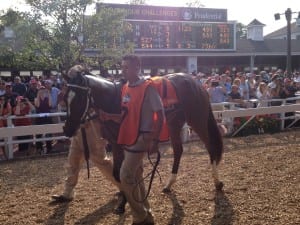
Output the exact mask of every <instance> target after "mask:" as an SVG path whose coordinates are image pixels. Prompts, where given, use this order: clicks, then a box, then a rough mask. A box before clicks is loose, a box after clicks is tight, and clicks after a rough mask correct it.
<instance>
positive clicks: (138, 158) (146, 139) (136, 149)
mask: <svg viewBox="0 0 300 225" xmlns="http://www.w3.org/2000/svg"><path fill="white" fill-rule="evenodd" d="M151 137H152V135H150V134H140V136H139V138H138V140H137V142H136V144H134V145H132V146H128V147H126V148H127V149H128V150H129V151H127V150H125V152H124V161H123V163H122V166H121V172H120V178H121V185H122V191H123V192H124V193H125V196H126V199H127V201H128V203H129V205H130V208H131V212H132V217H133V222H135V223H138V222H141V221H143V220H144V219H145V218H146V217H147V215H148V212H149V211H150V205H149V202H148V200H147V199H145V196H146V191H145V184H144V181H143V158H144V157H145V154H147V152H146V151H147V148H148V146H149V143H150V141H151Z"/></svg>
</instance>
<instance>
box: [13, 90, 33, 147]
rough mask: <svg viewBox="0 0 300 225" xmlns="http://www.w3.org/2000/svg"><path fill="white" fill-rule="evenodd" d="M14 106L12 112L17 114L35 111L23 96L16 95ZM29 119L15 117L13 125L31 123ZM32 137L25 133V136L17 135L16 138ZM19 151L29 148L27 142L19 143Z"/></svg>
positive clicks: (21, 114) (27, 124)
mask: <svg viewBox="0 0 300 225" xmlns="http://www.w3.org/2000/svg"><path fill="white" fill-rule="evenodd" d="M16 103H17V104H16V107H14V109H13V112H14V114H15V115H16V116H17V117H18V116H25V115H29V114H32V113H35V107H34V105H33V104H32V103H31V102H30V101H29V100H28V99H27V98H24V97H23V96H18V97H17V99H16ZM31 124H32V122H31V119H30V118H26V117H23V118H16V119H15V120H14V125H15V126H29V125H31ZM30 138H32V135H25V136H18V137H17V139H18V140H26V139H30ZM18 146H19V151H20V152H22V151H28V148H29V143H28V142H27V143H19V144H18Z"/></svg>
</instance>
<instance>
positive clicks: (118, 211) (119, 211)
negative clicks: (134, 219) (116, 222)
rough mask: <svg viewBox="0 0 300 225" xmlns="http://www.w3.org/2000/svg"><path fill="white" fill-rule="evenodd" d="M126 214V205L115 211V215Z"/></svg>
mask: <svg viewBox="0 0 300 225" xmlns="http://www.w3.org/2000/svg"><path fill="white" fill-rule="evenodd" d="M124 213H125V205H124V206H118V207H117V208H115V209H114V214H116V215H123V214H124Z"/></svg>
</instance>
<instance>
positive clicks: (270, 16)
mask: <svg viewBox="0 0 300 225" xmlns="http://www.w3.org/2000/svg"><path fill="white" fill-rule="evenodd" d="M188 1H189V0H163V1H162V0H146V3H147V4H148V5H157V6H159V5H161V6H179V7H184V6H186V2H188ZM24 2H25V1H24V0H0V10H2V9H7V8H9V7H12V8H16V7H17V8H18V9H20V10H22V9H24V8H26V6H25V5H24ZM102 2H107V3H127V2H128V0H103V1H102ZM200 2H201V3H202V4H203V5H204V6H205V7H206V8H220V9H227V17H228V20H230V21H237V22H240V23H243V24H244V25H248V24H249V23H250V22H251V21H252V20H254V19H257V20H258V21H260V22H261V23H263V24H265V25H266V26H265V27H264V35H266V34H269V33H271V32H273V31H275V30H277V29H279V28H282V27H284V26H286V24H287V21H286V19H285V16H284V15H281V18H280V20H275V19H274V14H275V13H280V14H284V12H285V11H286V9H287V8H291V10H292V12H295V13H294V14H293V16H292V18H293V19H292V22H294V21H295V19H294V18H296V17H297V16H298V12H299V11H300V4H299V0H285V1H282V0H280V1H279V0H272V1H269V0H248V1H246V0H244V1H242V0H200Z"/></svg>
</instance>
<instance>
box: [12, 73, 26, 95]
mask: <svg viewBox="0 0 300 225" xmlns="http://www.w3.org/2000/svg"><path fill="white" fill-rule="evenodd" d="M26 90H27V88H26V85H25V84H24V83H23V82H22V81H21V78H20V77H19V76H16V77H15V79H14V82H13V84H12V91H13V92H16V93H18V95H20V96H23V95H24V94H25V93H26Z"/></svg>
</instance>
